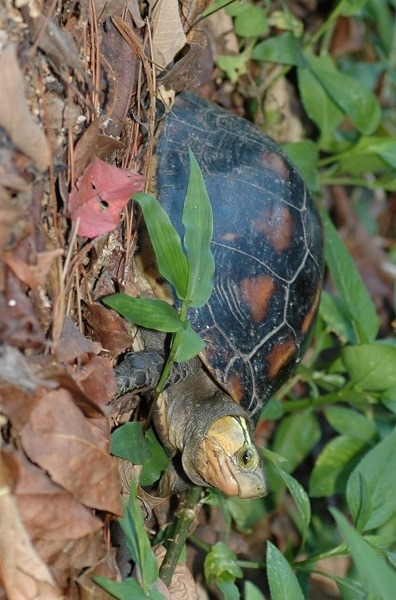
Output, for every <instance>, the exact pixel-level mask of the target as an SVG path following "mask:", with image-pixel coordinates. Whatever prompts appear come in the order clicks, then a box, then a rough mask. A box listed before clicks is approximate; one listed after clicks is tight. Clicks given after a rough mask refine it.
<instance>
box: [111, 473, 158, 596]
mask: <svg viewBox="0 0 396 600" xmlns="http://www.w3.org/2000/svg"><path fill="white" fill-rule="evenodd" d="M119 522H120V525H121V528H122V530H123V532H124V535H125V539H126V542H127V546H128V550H129V552H130V555H131V558H132V559H133V560H134V562H135V563H136V564H137V566H138V567H139V569H140V573H141V578H142V588H143V591H144V592H145V593H146V594H147V593H148V592H149V590H150V588H151V587H152V586H153V585H154V583H155V582H156V580H157V578H158V565H157V561H156V558H155V556H154V554H153V551H152V549H151V546H150V540H149V538H148V535H147V533H146V531H145V529H144V522H143V517H142V513H141V511H140V508H139V505H138V501H137V483H136V480H135V479H134V478H133V479H132V482H131V493H130V496H129V502H128V504H127V507H126V511H125V514H124V516H123V517H122V518H121V519H120V520H119Z"/></svg>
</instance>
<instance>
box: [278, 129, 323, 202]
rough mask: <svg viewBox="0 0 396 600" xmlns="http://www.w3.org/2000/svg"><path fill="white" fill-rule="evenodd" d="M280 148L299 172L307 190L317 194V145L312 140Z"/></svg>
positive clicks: (318, 184) (318, 186) (318, 178)
mask: <svg viewBox="0 0 396 600" xmlns="http://www.w3.org/2000/svg"><path fill="white" fill-rule="evenodd" d="M282 148H283V150H284V151H285V152H286V154H287V155H288V157H289V158H290V159H291V160H292V161H293V163H294V164H295V165H296V167H297V168H298V169H299V171H300V172H301V174H302V176H303V177H304V180H305V183H306V184H307V185H308V187H309V189H310V190H311V191H313V192H317V191H318V190H319V188H320V176H319V171H318V159H319V150H318V146H317V144H315V142H313V141H312V140H303V141H302V142H295V143H293V144H284V145H283V146H282Z"/></svg>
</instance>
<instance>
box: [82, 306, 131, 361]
mask: <svg viewBox="0 0 396 600" xmlns="http://www.w3.org/2000/svg"><path fill="white" fill-rule="evenodd" d="M85 308H86V310H85V314H84V316H85V317H86V319H87V321H88V324H89V326H90V327H91V329H92V330H93V331H94V333H95V337H96V339H98V340H100V342H101V344H102V347H103V348H104V349H105V350H107V351H108V352H110V353H112V354H114V355H116V356H118V354H121V353H122V352H124V351H125V350H126V349H127V348H130V346H131V343H132V340H131V335H130V333H129V332H128V329H127V327H126V325H125V321H124V319H123V318H122V317H121V316H120V315H119V314H118V313H116V312H115V311H114V310H108V309H107V308H105V307H104V306H102V305H101V304H87V305H86V307H85Z"/></svg>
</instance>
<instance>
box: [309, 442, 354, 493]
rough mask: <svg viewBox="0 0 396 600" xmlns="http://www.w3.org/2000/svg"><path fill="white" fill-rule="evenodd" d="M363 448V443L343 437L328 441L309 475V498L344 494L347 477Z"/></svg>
mask: <svg viewBox="0 0 396 600" xmlns="http://www.w3.org/2000/svg"><path fill="white" fill-rule="evenodd" d="M364 448H365V443H364V442H362V441H361V440H359V439H357V438H352V437H348V436H345V435H340V436H338V437H336V438H334V439H332V440H330V442H329V443H328V444H327V445H326V446H325V447H324V449H323V450H322V452H321V454H320V455H319V457H318V458H317V460H316V464H315V466H314V468H313V471H312V473H311V479H310V485H309V493H310V496H313V497H316V498H318V497H324V496H333V495H334V494H342V493H344V491H345V487H346V485H347V481H348V477H349V475H350V473H351V471H352V469H353V468H354V466H355V465H356V463H357V462H358V460H359V459H360V458H361V456H362V453H363V451H364Z"/></svg>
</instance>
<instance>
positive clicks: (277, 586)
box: [267, 542, 304, 600]
mask: <svg viewBox="0 0 396 600" xmlns="http://www.w3.org/2000/svg"><path fill="white" fill-rule="evenodd" d="M267 573H268V581H269V585H270V589H271V598H272V600H286V598H287V600H304V596H303V593H302V590H301V587H300V585H299V583H298V581H297V577H296V576H295V574H294V573H293V570H292V568H291V567H290V565H289V563H288V562H287V560H286V558H285V557H284V556H283V554H282V553H281V552H280V551H279V550H278V548H276V547H275V546H274V545H273V544H271V542H267Z"/></svg>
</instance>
